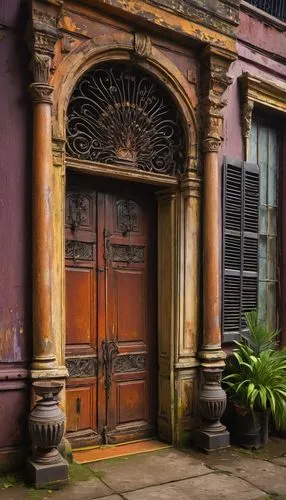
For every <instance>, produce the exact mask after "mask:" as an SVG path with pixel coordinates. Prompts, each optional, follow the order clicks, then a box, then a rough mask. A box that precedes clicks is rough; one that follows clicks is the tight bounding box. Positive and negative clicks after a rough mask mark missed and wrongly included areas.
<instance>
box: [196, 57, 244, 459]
mask: <svg viewBox="0 0 286 500" xmlns="http://www.w3.org/2000/svg"><path fill="white" fill-rule="evenodd" d="M234 59H235V58H234V57H233V54H228V53H225V52H223V51H221V50H219V49H216V48H213V47H207V48H206V50H205V51H204V53H203V75H202V81H203V95H202V126H203V129H202V130H203V154H204V161H203V179H204V194H203V308H204V309H203V343H202V346H201V349H200V352H199V359H200V361H201V390H200V397H199V406H200V415H201V427H200V429H199V431H196V433H195V443H196V445H197V446H198V447H200V448H203V449H205V450H206V451H211V450H214V449H217V448H223V447H226V446H228V445H229V433H228V432H227V430H226V428H225V427H224V426H223V425H222V424H221V423H220V418H221V416H222V414H223V412H224V409H225V406H226V394H225V392H224V391H223V390H222V388H221V374H222V370H223V367H224V359H225V353H224V352H223V351H222V349H221V328H220V324H221V201H220V182H221V178H220V169H219V158H218V151H219V148H220V145H221V140H222V126H223V117H222V109H223V107H224V103H223V102H222V94H223V92H224V91H225V90H226V88H227V87H228V85H229V84H230V83H231V79H230V78H229V77H227V76H226V73H227V70H228V68H229V64H230V62H231V61H232V60H234Z"/></svg>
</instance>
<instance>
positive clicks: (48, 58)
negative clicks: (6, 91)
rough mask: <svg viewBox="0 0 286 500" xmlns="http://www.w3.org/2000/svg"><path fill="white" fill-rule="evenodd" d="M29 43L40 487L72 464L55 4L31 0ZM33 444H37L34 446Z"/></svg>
mask: <svg viewBox="0 0 286 500" xmlns="http://www.w3.org/2000/svg"><path fill="white" fill-rule="evenodd" d="M30 7H31V26H30V28H29V32H28V42H29V45H30V50H31V53H32V61H31V70H32V72H33V83H31V85H30V93H31V98H32V103H33V171H32V193H33V204H32V215H33V218H32V233H33V359H32V366H31V378H32V379H44V380H40V381H39V380H38V381H37V382H34V383H33V390H32V401H35V400H36V399H37V398H38V397H39V396H41V395H42V396H43V398H44V399H43V400H41V401H37V402H36V405H35V406H34V408H33V410H32V411H31V414H30V417H29V429H30V437H31V441H32V448H33V455H32V457H30V458H29V459H28V467H27V472H28V476H29V480H30V482H32V484H33V485H34V486H36V487H37V488H43V487H46V488H49V487H53V486H54V485H56V486H59V485H61V484H62V483H65V482H66V481H67V477H68V464H67V462H66V461H65V460H64V459H63V458H62V457H61V455H60V454H59V452H58V451H57V446H58V444H59V442H60V440H61V438H62V436H63V432H64V422H65V417H64V414H63V413H62V412H61V410H60V409H59V408H58V404H59V401H58V400H57V399H55V396H56V394H58V393H59V392H60V389H61V388H62V387H63V385H64V380H62V381H61V382H59V381H58V380H51V379H64V378H65V377H66V375H67V370H66V368H65V367H61V366H58V360H57V356H56V340H57V335H58V334H59V333H60V328H58V325H55V322H54V321H53V301H52V299H53V277H54V274H55V273H56V266H55V260H54V255H53V253H54V246H55V242H54V234H53V157H52V115H51V108H52V103H53V99H52V96H53V87H52V86H51V85H49V79H50V70H51V63H52V58H53V56H54V47H55V44H56V42H57V40H58V39H59V38H60V36H61V35H60V33H59V31H58V30H57V28H56V24H57V14H58V12H57V6H56V4H55V5H52V4H49V3H47V2H42V1H39V0H33V1H32V2H31V3H30ZM35 447H37V449H36V450H35Z"/></svg>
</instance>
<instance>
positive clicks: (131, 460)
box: [89, 449, 212, 493]
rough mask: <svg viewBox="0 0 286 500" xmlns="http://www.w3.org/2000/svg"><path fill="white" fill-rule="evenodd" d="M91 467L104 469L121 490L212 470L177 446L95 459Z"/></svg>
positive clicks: (108, 481)
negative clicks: (176, 448)
mask: <svg viewBox="0 0 286 500" xmlns="http://www.w3.org/2000/svg"><path fill="white" fill-rule="evenodd" d="M89 467H90V468H91V469H92V470H94V471H102V472H104V482H105V483H106V484H107V485H108V486H110V487H111V488H112V489H113V490H114V491H117V492H118V493H121V492H124V491H130V490H136V489H138V488H144V487H147V486H152V485H157V484H163V483H167V482H169V481H176V480H179V479H186V478H189V477H194V476H200V475H202V474H208V473H210V472H212V471H211V470H210V469H209V468H208V467H206V466H205V465H203V464H202V462H200V461H199V460H196V459H194V458H192V457H190V456H188V455H186V454H185V453H182V452H181V451H178V450H174V449H168V450H162V451H159V452H156V453H148V454H142V455H136V456H133V457H124V458H121V459H115V460H109V461H102V462H95V463H93V464H89Z"/></svg>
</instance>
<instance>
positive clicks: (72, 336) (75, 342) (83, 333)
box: [66, 267, 94, 347]
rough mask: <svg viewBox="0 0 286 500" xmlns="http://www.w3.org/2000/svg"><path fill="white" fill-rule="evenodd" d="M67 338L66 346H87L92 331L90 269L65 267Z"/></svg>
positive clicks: (92, 277)
mask: <svg viewBox="0 0 286 500" xmlns="http://www.w3.org/2000/svg"><path fill="white" fill-rule="evenodd" d="M66 284H67V294H66V301H67V338H66V343H67V345H68V346H75V347H80V346H82V345H83V346H86V345H87V346H89V345H90V341H91V337H92V331H93V327H94V325H93V321H92V319H93V314H92V309H93V306H94V304H93V300H92V299H93V297H92V295H93V294H92V288H93V284H94V273H93V270H92V269H86V268H77V267H67V268H66Z"/></svg>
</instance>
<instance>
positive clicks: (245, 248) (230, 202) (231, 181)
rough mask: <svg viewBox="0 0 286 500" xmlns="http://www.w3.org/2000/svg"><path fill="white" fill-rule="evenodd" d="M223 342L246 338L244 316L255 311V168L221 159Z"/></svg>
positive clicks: (256, 177)
mask: <svg viewBox="0 0 286 500" xmlns="http://www.w3.org/2000/svg"><path fill="white" fill-rule="evenodd" d="M223 179H224V182H223V300H222V331H223V341H224V342H232V341H233V340H235V339H238V338H239V336H240V335H243V336H246V335H247V330H246V327H245V319H244V314H245V312H247V311H251V310H253V309H256V308H257V289H258V227H259V168H258V165H256V164H252V163H246V162H243V161H240V160H236V159H232V158H225V160H224V176H223Z"/></svg>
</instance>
